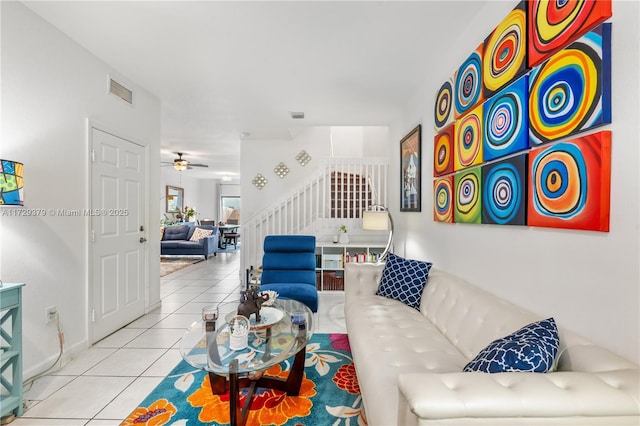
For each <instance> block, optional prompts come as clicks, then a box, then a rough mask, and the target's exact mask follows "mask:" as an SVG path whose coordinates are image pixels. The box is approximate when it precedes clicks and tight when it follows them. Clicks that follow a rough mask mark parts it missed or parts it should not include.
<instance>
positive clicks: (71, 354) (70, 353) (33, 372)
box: [22, 340, 89, 381]
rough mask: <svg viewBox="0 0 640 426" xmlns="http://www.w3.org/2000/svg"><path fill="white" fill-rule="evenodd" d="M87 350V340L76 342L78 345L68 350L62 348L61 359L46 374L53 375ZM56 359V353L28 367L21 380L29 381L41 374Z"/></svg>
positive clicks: (24, 369) (24, 370)
mask: <svg viewBox="0 0 640 426" xmlns="http://www.w3.org/2000/svg"><path fill="white" fill-rule="evenodd" d="M88 348H89V342H88V341H87V340H82V341H80V342H78V343H76V344H74V345H71V346H70V347H68V348H67V347H64V348H63V351H62V357H61V358H60V360H59V361H58V362H57V364H56V366H55V367H54V368H52V369H51V370H50V371H49V372H48V373H47V374H50V373H53V372H55V371H58V370H60V369H62V368H63V367H64V366H66V365H67V364H69V362H70V361H71V360H72V359H74V358H75V357H77V356H78V355H79V354H80V353H82V352H84V351H86V350H87V349H88ZM56 358H58V353H57V352H56V354H55V355H52V356H50V357H47V358H46V359H45V360H43V361H42V362H39V363H37V364H35V365H33V366H31V367H29V368H23V371H22V380H23V381H24V380H26V379H29V378H31V377H34V376H37V375H38V374H42V373H43V372H45V371H46V370H47V369H49V368H51V366H52V365H53V363H54V361H55V360H56Z"/></svg>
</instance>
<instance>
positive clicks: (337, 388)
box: [122, 334, 367, 426]
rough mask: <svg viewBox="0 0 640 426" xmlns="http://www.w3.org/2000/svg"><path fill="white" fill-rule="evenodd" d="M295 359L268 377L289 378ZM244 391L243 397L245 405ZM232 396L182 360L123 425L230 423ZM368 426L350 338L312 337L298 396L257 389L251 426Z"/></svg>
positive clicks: (179, 425) (268, 371)
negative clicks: (213, 389) (214, 389)
mask: <svg viewBox="0 0 640 426" xmlns="http://www.w3.org/2000/svg"><path fill="white" fill-rule="evenodd" d="M292 362H293V358H291V359H290V360H288V361H284V362H282V363H280V364H278V365H276V366H274V367H271V368H270V369H269V370H267V371H266V373H265V374H268V375H272V376H278V377H283V378H286V377H287V375H288V370H289V369H290V368H291V363H292ZM245 396H246V390H245V389H243V390H242V392H241V400H240V403H241V404H244V401H245V399H244V398H245ZM229 421H230V416H229V395H228V394H227V395H213V394H212V393H211V386H210V383H209V377H208V375H207V374H206V373H205V372H203V371H201V370H198V369H194V368H193V367H191V366H190V365H189V364H187V363H186V362H184V361H181V362H180V363H179V364H178V365H177V366H176V367H175V368H174V369H173V371H172V372H171V373H169V375H168V376H167V377H165V379H164V380H163V381H162V382H161V383H160V384H159V385H158V387H156V388H155V389H154V390H153V391H152V392H151V393H150V394H149V396H147V398H145V400H144V401H142V403H140V405H139V406H138V408H136V409H135V410H134V411H133V412H132V413H131V415H129V417H128V418H127V419H126V420H125V421H124V422H123V423H122V425H124V426H134V425H136V426H139V425H153V426H161V425H172V426H194V425H202V424H207V425H224V424H229ZM366 424H367V421H366V418H365V413H364V406H363V404H362V397H361V396H360V387H359V386H358V379H357V377H356V371H355V368H354V365H353V359H352V357H351V348H350V347H349V340H348V339H347V335H346V334H314V335H313V337H312V339H311V341H310V342H309V344H308V345H307V353H306V360H305V377H304V379H303V381H302V386H301V388H300V396H287V395H286V394H285V393H284V392H280V391H274V390H271V389H262V388H260V389H257V390H256V395H255V397H254V399H253V402H252V404H251V407H250V409H249V417H248V420H247V425H290V426H294V425H295V426H299V425H332V426H337V425H345V426H347V425H351V426H355V425H359V426H364V425H366Z"/></svg>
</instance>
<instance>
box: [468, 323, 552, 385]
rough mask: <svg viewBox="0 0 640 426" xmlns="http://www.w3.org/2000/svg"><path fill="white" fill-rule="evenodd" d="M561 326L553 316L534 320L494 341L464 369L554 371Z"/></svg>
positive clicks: (494, 371)
mask: <svg viewBox="0 0 640 426" xmlns="http://www.w3.org/2000/svg"><path fill="white" fill-rule="evenodd" d="M559 344H560V339H559V338H558V327H557V326H556V322H555V321H554V320H553V318H548V319H546V320H543V321H538V322H534V323H532V324H529V325H527V326H524V327H522V328H521V329H520V330H518V331H516V332H515V333H512V334H510V335H508V336H506V337H503V338H502V339H497V340H494V341H493V342H491V343H490V344H489V346H487V347H486V348H484V349H483V350H481V351H480V353H479V354H478V355H477V356H476V357H475V358H474V359H473V360H471V362H469V363H468V364H467V365H466V366H465V367H464V369H463V371H481V372H484V373H502V372H505V371H531V372H535V373H546V372H547V371H549V370H551V368H552V366H553V360H554V359H555V357H556V354H557V353H558V345H559Z"/></svg>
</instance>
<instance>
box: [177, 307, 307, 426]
mask: <svg viewBox="0 0 640 426" xmlns="http://www.w3.org/2000/svg"><path fill="white" fill-rule="evenodd" d="M239 303H240V302H239V301H238V302H229V303H221V304H219V305H217V306H210V307H205V308H204V309H203V314H202V315H203V319H202V320H201V321H198V322H197V323H195V324H193V325H192V326H191V327H190V328H189V329H188V330H187V331H186V333H185V334H184V336H183V337H182V339H181V341H180V354H181V355H182V358H183V359H184V360H185V361H186V362H187V363H188V364H190V365H191V366H193V367H195V368H198V369H201V370H204V371H206V372H208V374H209V380H210V382H211V390H212V392H213V393H214V394H216V395H224V394H226V393H229V401H230V407H229V410H230V417H231V425H232V426H235V425H244V424H245V423H246V420H247V413H248V409H249V407H250V406H251V401H252V399H253V396H254V394H255V390H256V389H257V388H269V389H275V390H279V391H283V392H286V394H287V395H290V396H297V395H298V394H299V392H300V386H301V384H302V379H303V376H304V361H305V356H306V346H307V342H308V341H309V339H310V338H311V336H312V335H313V313H312V312H311V310H310V309H309V308H308V307H307V306H306V305H304V304H303V303H300V302H298V301H295V300H288V299H276V300H275V302H274V303H273V305H271V306H267V307H265V306H263V307H262V309H261V310H260V312H261V321H260V322H258V323H257V322H256V320H255V315H251V318H250V327H249V333H248V338H247V346H246V347H245V348H243V349H235V350H234V349H231V347H234V342H233V339H234V336H233V335H232V334H231V332H230V326H229V323H228V321H231V320H232V318H234V317H235V315H236V310H237V307H238V304H239ZM292 356H295V359H294V361H293V365H292V366H291V370H290V371H289V375H288V376H287V378H286V379H281V378H278V377H270V376H267V375H265V374H264V372H265V371H266V370H267V369H269V368H270V367H272V366H274V365H276V364H279V363H280V362H282V361H284V360H286V359H288V358H291V357H292ZM241 388H248V391H247V392H248V393H247V397H246V400H245V404H244V406H243V407H240V389H241ZM234 395H235V396H234Z"/></svg>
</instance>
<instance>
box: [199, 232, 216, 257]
mask: <svg viewBox="0 0 640 426" xmlns="http://www.w3.org/2000/svg"><path fill="white" fill-rule="evenodd" d="M202 240H203V242H204V254H205V255H208V254H211V253H216V252H217V251H218V232H217V231H216V232H214V233H213V234H211V235H209V236H206V237H204V238H203V239H202Z"/></svg>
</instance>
